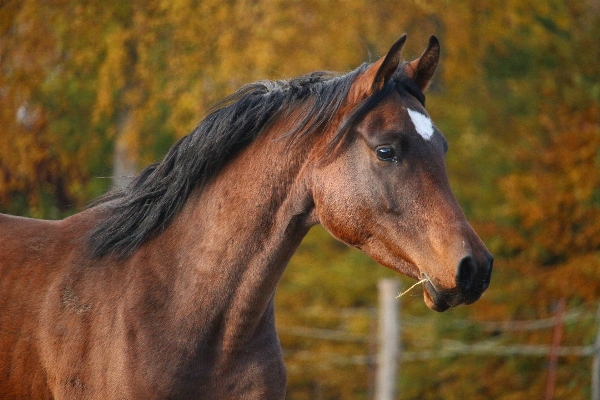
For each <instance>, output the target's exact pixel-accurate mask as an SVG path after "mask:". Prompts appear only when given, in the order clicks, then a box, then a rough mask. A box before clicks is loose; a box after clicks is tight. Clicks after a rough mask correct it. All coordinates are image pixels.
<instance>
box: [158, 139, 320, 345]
mask: <svg viewBox="0 0 600 400" xmlns="http://www.w3.org/2000/svg"><path fill="white" fill-rule="evenodd" d="M274 135H276V134H269V135H267V134H263V135H261V137H259V138H258V139H257V140H256V141H255V142H253V143H252V144H250V145H249V146H248V147H247V148H246V149H245V150H244V151H242V152H241V153H240V154H239V155H237V156H236V157H235V159H234V160H232V161H231V162H230V163H229V164H228V165H227V166H226V167H225V168H224V169H223V170H222V171H221V172H220V173H219V175H218V176H217V177H216V178H215V179H214V180H212V181H211V182H210V183H209V184H208V185H207V186H205V187H204V188H202V190H201V191H199V193H194V194H193V195H192V198H191V199H190V200H189V201H188V203H187V204H186V206H185V207H184V210H183V211H182V213H181V214H180V215H179V217H178V218H177V220H176V221H175V222H174V224H173V227H172V228H170V230H171V229H172V230H173V231H174V233H175V235H174V236H172V237H176V238H177V239H176V241H175V246H174V247H173V248H174V249H175V250H173V251H174V252H175V253H176V255H175V256H174V257H173V259H175V260H177V265H176V268H177V270H178V271H177V273H176V274H175V276H177V277H178V278H177V279H178V282H177V284H178V285H180V286H181V287H183V289H182V290H176V291H175V293H177V295H176V296H177V298H176V299H175V301H176V302H179V303H181V304H179V305H177V308H178V309H180V310H189V313H190V315H192V314H193V315H194V316H195V317H196V318H201V319H202V321H201V322H203V323H205V322H206V321H207V320H211V321H212V322H213V325H214V324H216V326H218V325H219V322H218V321H216V320H217V319H219V318H223V319H224V320H226V321H227V324H224V323H223V326H222V327H221V329H222V330H224V332H221V333H222V337H223V340H224V341H225V342H228V341H229V342H230V344H231V345H235V344H234V342H235V341H239V340H244V338H247V337H248V334H249V333H250V332H252V331H253V330H257V329H259V326H260V324H261V323H265V322H266V323H270V324H272V313H273V311H272V298H273V295H274V293H275V287H276V285H277V282H278V281H279V279H280V277H281V275H282V273H283V271H284V269H285V266H286V265H287V263H288V261H289V259H290V257H291V256H292V254H293V252H294V250H295V249H296V248H297V246H298V245H299V244H300V242H301V240H302V238H303V237H304V235H305V234H306V232H307V231H308V229H309V228H310V226H311V225H313V224H314V221H313V218H312V206H313V205H312V200H311V197H310V193H309V190H308V188H307V187H308V185H307V182H306V179H307V176H308V173H306V171H307V169H309V168H308V166H307V164H306V160H307V159H308V157H307V152H308V148H309V146H287V143H288V142H287V141H286V140H273V139H274ZM190 315H187V316H182V317H184V318H189V317H190ZM191 320H194V318H192V319H191ZM199 322H200V321H199Z"/></svg>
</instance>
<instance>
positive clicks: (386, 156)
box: [376, 146, 396, 161]
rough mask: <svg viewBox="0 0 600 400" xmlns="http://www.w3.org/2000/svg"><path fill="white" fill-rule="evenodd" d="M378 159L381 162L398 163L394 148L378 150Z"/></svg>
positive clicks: (387, 147)
mask: <svg viewBox="0 0 600 400" xmlns="http://www.w3.org/2000/svg"><path fill="white" fill-rule="evenodd" d="M376 153H377V158H379V159H380V160H381V161H396V150H395V149H394V148H393V147H389V146H386V147H380V148H378V149H377V150H376Z"/></svg>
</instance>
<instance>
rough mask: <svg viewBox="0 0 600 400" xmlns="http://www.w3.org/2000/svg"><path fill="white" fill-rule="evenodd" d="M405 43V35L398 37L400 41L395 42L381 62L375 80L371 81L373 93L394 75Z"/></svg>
mask: <svg viewBox="0 0 600 400" xmlns="http://www.w3.org/2000/svg"><path fill="white" fill-rule="evenodd" d="M404 42H406V34H404V35H402V36H400V39H398V40H397V41H396V43H394V44H393V45H392V47H391V48H390V51H388V53H387V55H386V56H385V58H384V59H383V61H382V62H381V66H380V67H379V69H378V70H377V74H376V75H375V79H373V85H372V91H373V93H374V92H376V91H378V90H380V89H381V88H382V87H383V85H385V83H386V82H387V81H388V79H390V78H391V77H392V75H394V72H396V69H398V65H400V61H401V60H402V47H404Z"/></svg>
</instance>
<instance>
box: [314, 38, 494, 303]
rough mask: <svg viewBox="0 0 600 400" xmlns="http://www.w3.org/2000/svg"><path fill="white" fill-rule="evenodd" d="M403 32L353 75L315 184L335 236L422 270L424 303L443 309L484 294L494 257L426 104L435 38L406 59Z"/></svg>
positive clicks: (389, 261) (383, 260) (408, 271)
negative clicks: (466, 207)
mask: <svg viewBox="0 0 600 400" xmlns="http://www.w3.org/2000/svg"><path fill="white" fill-rule="evenodd" d="M405 40H406V36H402V37H401V38H400V39H399V40H398V41H397V42H396V43H395V44H394V45H393V46H392V47H391V49H390V51H389V52H388V54H387V55H386V56H385V57H383V58H381V59H380V60H379V61H377V62H375V63H374V64H372V65H371V66H369V67H368V68H366V69H365V70H364V71H363V72H362V73H361V74H359V75H358V76H357V77H356V78H355V80H354V82H353V84H352V86H351V88H350V90H349V94H348V96H347V99H346V105H345V106H344V107H343V108H342V112H345V114H344V115H343V117H342V118H341V120H340V123H339V124H338V126H337V128H334V130H333V132H330V137H331V136H337V137H340V136H341V137H343V138H342V139H341V140H339V141H338V142H336V146H335V149H334V151H331V152H328V153H331V154H333V155H332V156H327V157H326V158H325V159H322V161H321V162H317V163H316V166H315V168H314V170H313V175H312V188H311V189H312V193H313V199H314V204H315V213H316V215H317V219H318V221H319V223H321V224H322V225H323V226H324V227H325V228H326V229H327V230H328V231H329V232H330V233H331V234H332V235H333V236H335V237H336V238H338V239H340V240H341V241H343V242H345V243H347V244H349V245H352V246H355V247H357V248H359V249H361V250H363V251H364V252H366V253H367V254H368V255H369V256H370V257H372V258H373V259H374V260H376V261H377V262H379V263H380V264H382V265H384V266H386V267H389V268H391V269H393V270H395V271H397V272H400V273H402V274H405V275H407V276H409V277H412V278H415V279H426V281H425V284H424V288H425V290H424V298H425V303H426V304H427V306H428V307H429V308H431V309H433V310H436V311H445V310H446V309H448V308H449V307H453V306H456V305H459V304H470V303H473V302H475V301H476V300H478V299H479V297H480V296H481V294H482V293H483V292H484V291H485V290H486V289H487V287H488V286H489V283H490V277H491V270H492V262H493V257H492V255H491V254H490V253H489V251H488V250H487V248H486V246H485V245H484V244H483V242H482V241H481V239H480V238H479V237H478V236H477V234H476V233H475V231H474V230H473V228H472V227H471V225H470V224H469V222H468V221H467V219H466V217H465V215H464V213H463V211H462V210H461V208H460V206H459V204H458V202H457V200H456V198H455V197H454V195H453V193H452V191H451V189H450V184H449V182H448V176H447V173H446V166H445V154H446V151H447V150H448V145H447V142H446V140H445V138H444V136H443V135H442V133H441V132H440V131H439V130H438V129H437V127H436V126H435V124H434V123H433V122H432V121H431V119H430V117H429V115H428V113H427V111H426V110H425V106H424V96H423V94H422V93H423V91H425V89H426V88H427V86H428V85H429V82H430V80H431V78H432V76H433V74H434V71H435V69H436V66H437V64H438V60H439V55H440V46H439V42H438V40H437V39H436V38H435V37H434V36H432V37H431V39H430V41H429V46H428V47H427V49H426V50H425V52H424V53H423V54H422V55H421V56H420V57H419V58H417V59H416V60H414V61H412V62H408V63H402V62H401V50H402V46H403V44H404V42H405ZM344 110H345V111H344ZM322 154H323V152H322V151H321V156H320V157H321V158H322ZM323 160H324V161H323Z"/></svg>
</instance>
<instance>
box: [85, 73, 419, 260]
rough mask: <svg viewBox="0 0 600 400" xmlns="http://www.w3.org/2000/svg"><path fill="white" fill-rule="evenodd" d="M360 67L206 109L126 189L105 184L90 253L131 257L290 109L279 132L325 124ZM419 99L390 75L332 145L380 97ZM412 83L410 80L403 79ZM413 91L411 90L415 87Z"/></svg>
mask: <svg viewBox="0 0 600 400" xmlns="http://www.w3.org/2000/svg"><path fill="white" fill-rule="evenodd" d="M367 67H368V65H366V64H364V65H362V66H361V67H359V68H357V69H356V70H354V71H352V72H350V73H348V74H346V75H342V76H337V75H334V74H332V73H329V72H313V73H311V74H308V75H304V76H301V77H298V78H294V79H291V80H287V81H274V82H272V81H261V82H256V83H252V84H249V85H246V86H244V87H242V88H241V89H239V90H238V91H237V92H235V93H234V94H233V95H231V96H229V97H227V98H226V99H224V100H223V101H222V102H221V103H219V104H218V105H217V106H215V107H214V108H213V109H212V110H211V111H209V114H208V116H207V117H206V118H205V119H204V120H203V121H202V122H201V123H200V124H199V125H198V127H196V129H194V131H192V132H191V133H190V134H188V135H187V136H185V137H183V138H182V139H180V140H179V141H178V142H177V143H176V144H175V145H174V146H173V147H172V148H171V149H170V150H169V151H168V153H167V155H166V156H165V158H164V159H163V160H162V161H161V162H160V163H156V164H153V165H150V166H149V167H147V168H145V169H144V170H143V171H142V172H141V173H140V174H139V175H138V176H137V177H136V178H135V179H134V180H133V182H131V183H130V184H129V185H128V186H127V187H125V188H123V189H113V190H112V191H110V192H108V193H107V194H105V195H103V196H101V197H99V198H98V199H96V200H95V201H94V202H93V203H92V204H91V206H102V207H103V208H104V213H105V215H106V217H105V218H104V219H103V220H102V221H100V222H99V223H98V225H97V226H96V227H94V228H93V230H92V231H91V235H90V237H89V243H90V245H91V249H92V255H93V257H103V256H107V255H115V256H117V257H121V258H124V257H127V256H129V255H131V254H132V253H133V252H134V251H135V250H136V249H137V248H138V247H139V246H140V245H141V244H142V243H144V241H146V240H147V239H148V238H149V237H151V236H153V235H155V234H157V233H159V232H161V231H163V230H164V229H165V228H166V226H167V225H168V224H169V223H170V222H171V221H172V219H173V216H174V215H175V214H176V213H177V212H178V211H179V210H180V209H181V207H182V206H183V204H184V203H185V202H186V201H187V199H188V197H189V195H190V193H191V192H192V190H193V189H194V188H196V187H198V186H202V185H203V184H205V183H206V182H207V181H208V180H209V179H210V178H211V177H214V176H215V175H216V174H217V173H218V172H219V171H220V170H221V168H222V167H223V166H224V165H225V164H226V163H227V162H228V161H229V160H231V159H232V158H233V157H235V155H236V154H237V153H238V152H239V151H240V150H241V149H243V148H244V147H245V146H246V145H248V144H249V143H250V142H252V141H253V140H254V139H255V138H256V137H257V136H258V135H259V134H260V133H261V132H262V131H263V130H264V129H265V128H266V127H267V126H268V125H269V123H270V122H272V121H274V120H275V119H277V118H279V117H282V116H283V117H285V116H286V115H287V116H289V115H291V114H292V112H294V111H300V112H298V113H295V115H301V117H299V118H298V119H297V120H296V121H294V123H293V127H292V129H291V130H290V131H289V132H286V133H285V135H289V136H293V137H299V136H303V135H308V134H310V133H312V132H314V131H316V130H318V129H321V128H327V127H328V126H329V125H330V124H331V123H332V122H333V119H334V116H335V115H336V113H337V112H338V110H339V108H340V106H341V105H342V102H343V100H344V99H345V98H346V96H347V94H348V91H349V89H350V86H351V85H352V82H353V81H354V79H355V78H356V76H357V75H359V74H360V73H361V72H363V71H364V70H365V69H366V68H367ZM399 83H402V84H401V86H402V88H403V89H404V90H406V91H408V92H409V93H410V94H411V95H413V96H415V97H417V98H418V99H419V101H421V102H422V103H424V98H423V99H421V96H422V94H421V92H420V91H418V92H417V93H414V86H415V85H414V84H413V85H412V86H411V85H410V84H407V83H406V80H405V79H402V77H398V78H397V79H394V81H393V82H389V83H388V84H387V85H386V86H385V87H384V88H383V89H382V90H381V91H380V92H379V93H376V94H374V95H373V96H371V97H370V98H369V99H367V101H365V102H363V103H362V106H361V105H359V106H358V108H357V109H356V111H355V112H353V113H352V115H351V117H350V118H348V119H347V121H346V123H345V124H344V125H343V127H342V128H341V129H339V130H338V133H337V135H336V137H335V139H334V142H335V143H332V144H333V145H335V144H337V143H339V141H341V140H342V139H343V137H344V135H345V132H346V131H347V129H348V128H349V127H350V125H351V124H352V123H353V122H354V121H356V120H357V119H360V118H361V117H362V116H363V115H364V114H365V113H366V112H367V111H368V110H369V109H370V108H372V107H373V106H374V105H375V104H376V103H377V102H378V100H379V99H380V98H382V97H383V96H384V95H385V94H386V93H389V92H390V91H391V90H393V89H394V88H395V89H396V90H401V88H400V87H398V85H399ZM410 83H412V82H410ZM417 90H418V89H417Z"/></svg>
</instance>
